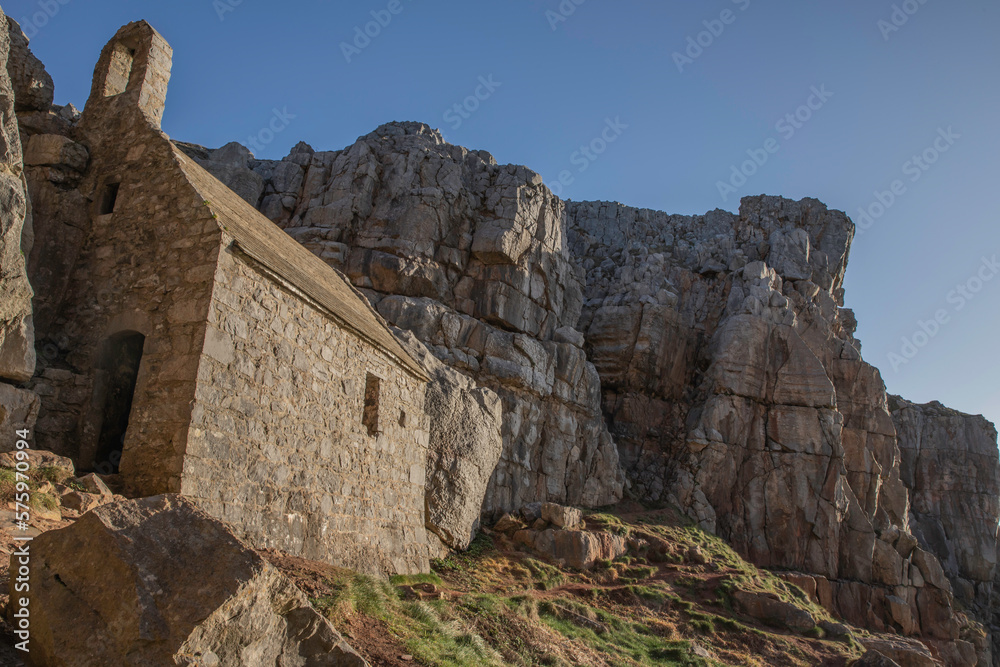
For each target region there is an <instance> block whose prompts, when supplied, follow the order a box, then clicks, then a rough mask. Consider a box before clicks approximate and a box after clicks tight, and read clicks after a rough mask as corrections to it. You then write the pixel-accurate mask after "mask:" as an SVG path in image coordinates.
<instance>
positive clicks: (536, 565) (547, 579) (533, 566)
mask: <svg viewBox="0 0 1000 667" xmlns="http://www.w3.org/2000/svg"><path fill="white" fill-rule="evenodd" d="M524 565H525V567H527V568H528V570H529V571H530V572H531V575H532V578H533V580H534V581H535V582H536V583H537V584H538V585H539V587H540V588H541V589H542V590H545V591H547V590H551V589H553V588H556V587H557V586H561V585H562V584H563V582H564V581H565V580H566V577H565V575H563V573H562V571H561V570H560V569H559V568H557V567H553V566H552V565H549V564H548V563H543V562H542V561H540V560H535V559H534V558H528V559H526V560H525V561H524Z"/></svg>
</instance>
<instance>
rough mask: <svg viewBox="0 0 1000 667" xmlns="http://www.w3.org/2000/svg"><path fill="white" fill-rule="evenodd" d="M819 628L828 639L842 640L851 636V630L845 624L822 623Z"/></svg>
mask: <svg viewBox="0 0 1000 667" xmlns="http://www.w3.org/2000/svg"><path fill="white" fill-rule="evenodd" d="M819 628H820V630H822V631H823V633H824V634H825V635H826V636H827V638H828V639H840V638H842V637H846V636H848V635H850V634H851V629H850V628H849V627H847V626H846V625H844V624H843V623H833V622H831V621H820V622H819Z"/></svg>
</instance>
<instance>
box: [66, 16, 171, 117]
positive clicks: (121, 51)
mask: <svg viewBox="0 0 1000 667" xmlns="http://www.w3.org/2000/svg"><path fill="white" fill-rule="evenodd" d="M172 56H173V49H171V48H170V45H169V44H168V43H167V40H165V39H164V38H163V36H162V35H160V33H158V32H156V30H154V29H153V27H152V26H151V25H149V24H148V23H146V22H145V21H135V22H132V23H129V24H128V25H126V26H124V27H122V29H121V30H119V31H118V33H117V34H116V35H115V36H114V37H113V38H112V39H111V41H110V42H108V43H107V45H106V46H105V47H104V50H103V51H101V58H100V60H98V61H97V67H96V68H95V69H94V83H93V86H92V87H91V89H90V99H88V100H87V106H86V107H85V109H84V114H85V115H88V116H91V117H94V116H95V115H98V114H100V115H103V114H102V113H101V112H102V111H105V110H106V111H109V112H112V113H115V114H121V113H127V109H126V108H125V107H132V108H138V109H139V111H140V112H141V113H142V115H143V116H144V117H145V118H146V120H147V121H148V122H149V123H150V124H151V125H152V126H153V127H155V128H156V129H160V121H161V120H162V119H163V108H164V105H165V104H166V97H167V83H168V82H169V81H170V65H171V58H172Z"/></svg>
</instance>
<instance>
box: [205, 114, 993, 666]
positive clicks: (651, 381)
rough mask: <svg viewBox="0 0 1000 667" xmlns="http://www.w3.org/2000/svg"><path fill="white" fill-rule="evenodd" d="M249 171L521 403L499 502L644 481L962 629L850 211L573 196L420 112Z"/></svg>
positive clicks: (464, 362)
mask: <svg viewBox="0 0 1000 667" xmlns="http://www.w3.org/2000/svg"><path fill="white" fill-rule="evenodd" d="M186 150H196V149H186ZM220 150H222V149H220ZM225 152H226V153H227V154H228V153H236V152H238V151H235V149H231V150H226V151H225ZM216 153H217V151H216V152H209V151H204V155H203V156H202V158H203V159H208V160H210V161H211V159H212V155H214V154H216ZM227 159H230V158H227ZM242 159H243V158H242V157H241V158H240V160H242ZM220 164H221V162H220ZM241 164H242V163H241ZM246 168H248V169H251V170H252V171H254V172H256V173H257V174H259V175H260V176H261V177H262V178H263V181H264V189H263V192H262V194H261V196H260V204H259V206H260V208H261V210H262V211H264V213H265V214H266V215H268V216H269V217H270V218H271V219H272V220H274V221H276V222H277V223H278V224H279V225H281V226H282V227H283V228H284V229H285V230H286V231H287V232H288V233H289V234H290V235H292V236H293V237H294V238H296V239H298V240H299V241H300V242H301V243H303V244H304V245H305V246H306V247H308V248H310V249H311V250H312V251H313V252H314V253H316V254H317V255H319V256H320V257H322V258H324V259H325V260H326V261H327V262H328V263H330V264H331V265H333V266H335V267H336V268H339V269H341V270H343V271H344V272H345V273H346V274H347V275H348V276H349V277H350V278H351V280H352V281H353V282H354V284H355V285H356V286H358V287H359V288H360V289H361V290H362V292H363V293H364V294H365V295H366V296H367V297H368V298H369V299H370V300H371V301H372V303H373V304H375V305H376V307H377V308H378V310H379V312H380V313H381V314H382V315H383V316H384V317H385V318H386V319H387V320H389V321H390V322H392V323H393V324H395V325H396V326H398V327H400V328H401V329H405V330H408V331H410V332H412V333H413V334H415V335H416V337H417V338H418V339H419V340H420V341H422V342H423V343H425V344H426V345H427V346H428V347H429V348H430V350H431V352H432V353H433V354H434V355H435V356H436V357H437V358H438V359H440V360H442V361H443V362H445V363H446V364H448V365H449V366H451V367H453V368H456V369H458V370H461V371H463V372H465V373H467V374H468V375H470V376H472V377H473V378H474V379H475V380H476V382H478V383H479V384H481V385H485V386H487V387H489V388H490V389H492V390H493V391H495V392H496V393H497V394H498V395H499V396H500V398H501V401H502V403H503V429H502V432H503V452H502V454H501V457H500V462H499V464H498V465H497V467H496V469H495V471H494V472H493V476H492V478H491V480H490V483H489V488H488V490H487V493H486V500H485V502H484V504H483V510H484V511H486V512H500V511H509V510H512V509H515V508H517V507H520V506H521V505H523V504H524V503H526V502H529V501H545V500H551V501H556V502H561V503H570V504H576V505H584V506H587V505H590V506H594V505H600V504H604V503H609V502H613V501H615V500H617V499H618V498H620V497H621V494H622V493H623V489H624V486H625V485H626V482H625V478H627V479H628V482H627V484H630V486H631V493H632V494H633V495H634V496H636V497H638V498H639V499H643V500H649V501H663V500H669V501H672V502H676V503H677V504H678V505H680V506H681V507H683V508H684V509H685V510H686V511H687V512H688V513H689V515H690V516H691V517H692V518H694V519H695V520H696V521H698V523H699V524H700V525H701V526H702V527H704V528H706V529H708V530H710V531H712V532H715V533H716V534H719V535H720V536H722V537H724V538H725V539H727V540H728V541H729V542H730V543H731V544H733V546H734V547H736V548H737V549H738V550H739V551H741V552H742V553H743V554H744V555H745V556H747V557H748V558H750V559H751V560H753V561H754V562H755V563H757V564H759V565H763V566H769V567H780V568H789V569H795V570H799V571H801V572H806V573H809V575H810V577H812V579H813V581H814V583H815V585H816V590H817V592H818V593H817V598H818V599H820V601H821V602H822V603H823V604H824V605H825V606H827V607H828V608H829V609H830V610H831V611H833V612H834V613H837V614H840V615H841V616H843V617H845V618H847V619H848V620H850V621H852V622H854V623H859V624H862V625H865V626H867V627H871V628H873V629H875V630H879V631H881V630H885V629H888V628H893V629H895V631H897V632H900V633H903V634H922V635H924V636H930V637H932V638H934V639H935V640H937V641H939V642H942V643H943V644H942V645H944V644H948V645H951V644H949V642H950V643H954V642H955V641H956V640H957V639H958V636H959V634H960V632H961V631H962V628H963V624H964V620H963V619H962V618H961V615H959V614H956V612H955V610H954V609H953V607H952V592H951V590H952V584H951V582H949V581H948V579H947V577H946V576H945V575H944V570H943V569H942V568H941V565H940V563H938V560H937V558H936V557H935V556H934V554H933V553H931V551H928V550H925V549H924V548H922V547H920V546H918V540H917V538H915V537H914V536H913V535H912V534H911V533H910V532H909V525H910V521H909V514H910V496H909V493H908V489H907V485H906V484H904V478H903V476H901V465H902V464H903V462H904V459H903V457H902V455H901V452H900V448H899V445H898V444H897V440H896V426H895V425H894V423H893V419H892V416H891V415H890V412H889V403H888V399H887V397H886V394H885V387H884V384H883V382H882V379H881V376H880V375H879V372H878V370H877V369H876V368H874V367H873V366H871V365H869V364H867V363H865V362H864V360H863V359H862V357H861V344H860V342H859V341H858V340H857V339H856V338H855V337H854V331H855V328H856V326H857V323H856V321H855V318H854V315H853V313H852V312H851V311H850V310H848V309H846V308H844V307H843V305H844V304H843V289H842V283H843V277H844V272H845V270H846V265H847V257H848V252H849V249H850V243H851V240H852V239H853V236H854V225H853V223H851V221H850V220H849V219H848V218H847V216H846V215H844V214H843V213H840V212H836V211H831V210H828V209H827V208H826V207H825V206H824V205H823V204H821V203H820V202H818V201H816V200H812V199H806V200H803V201H800V202H795V201H789V200H786V199H782V198H779V197H764V196H762V197H753V198H747V199H745V200H744V201H743V202H742V206H741V209H740V212H739V213H738V214H732V213H728V212H725V211H718V210H717V211H713V212H710V213H708V214H706V215H703V216H678V215H668V214H665V213H660V212H655V211H648V210H639V209H634V208H628V207H625V206H621V205H618V204H609V203H603V202H583V203H564V202H562V201H560V200H559V199H558V198H556V197H554V196H552V194H551V193H550V192H549V191H548V190H547V189H546V188H545V187H544V186H543V185H542V184H541V180H540V178H539V177H538V175H537V174H535V173H534V172H531V171H530V170H528V169H525V168H523V167H514V166H500V165H497V164H496V163H495V162H494V161H493V159H492V157H491V156H489V154H487V153H484V152H481V151H478V152H477V151H468V150H466V149H464V148H461V147H457V146H451V145H448V144H445V143H444V142H443V140H442V139H441V137H440V135H439V134H437V132H435V131H433V130H430V129H429V128H428V127H427V126H425V125H421V124H416V123H392V124H388V125H384V126H382V127H380V128H378V129H377V130H376V131H375V132H373V133H371V134H369V135H367V136H364V137H361V138H360V139H359V140H358V141H357V142H356V143H355V144H354V145H352V146H350V147H348V148H347V149H345V150H343V151H334V152H317V151H314V150H313V149H311V148H310V147H309V146H307V145H305V144H299V145H298V146H296V147H295V148H294V149H293V150H292V152H291V154H290V155H289V156H288V157H286V158H285V159H284V160H281V161H277V162H276V161H256V160H250V161H249V162H248V163H247V167H246ZM219 173H224V170H223V169H222V168H221V167H220V170H219ZM251 195H252V193H251ZM612 437H613V438H614V439H613V440H612ZM619 457H620V461H619ZM623 473H624V474H623ZM977 650H982V651H985V650H986V649H985V648H983V647H978V646H977Z"/></svg>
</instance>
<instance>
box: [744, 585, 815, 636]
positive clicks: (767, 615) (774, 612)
mask: <svg viewBox="0 0 1000 667" xmlns="http://www.w3.org/2000/svg"><path fill="white" fill-rule="evenodd" d="M733 599H734V600H735V601H736V604H737V605H738V607H739V608H740V611H742V612H743V613H744V614H746V615H747V616H750V617H751V618H755V619H757V620H758V621H763V622H764V623H768V624H770V625H776V626H778V627H782V628H788V629H789V630H793V631H795V632H805V631H807V630H812V629H813V628H814V627H816V620H815V619H814V618H813V617H812V614H810V613H809V612H807V611H806V610H805V609H802V608H800V607H796V606H795V605H793V604H789V603H787V602H782V601H781V600H779V599H777V598H775V597H772V596H770V595H768V594H766V593H751V592H748V591H739V590H738V591H736V592H734V593H733Z"/></svg>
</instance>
